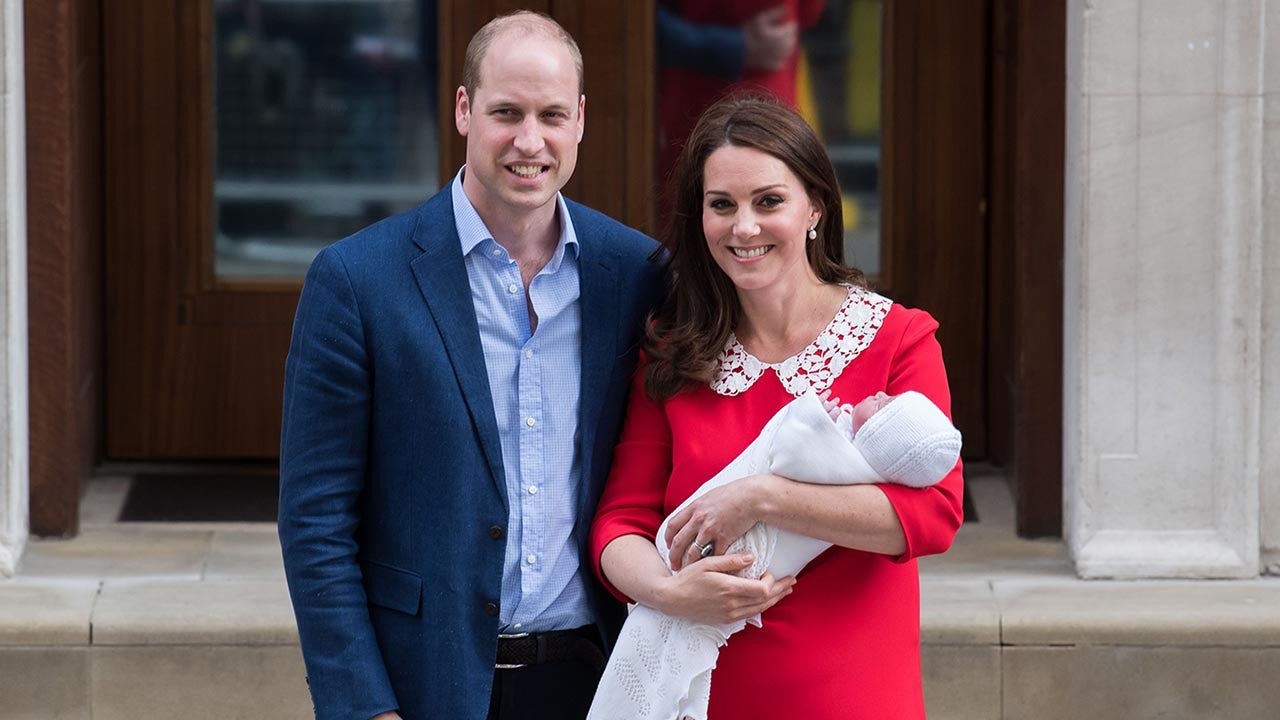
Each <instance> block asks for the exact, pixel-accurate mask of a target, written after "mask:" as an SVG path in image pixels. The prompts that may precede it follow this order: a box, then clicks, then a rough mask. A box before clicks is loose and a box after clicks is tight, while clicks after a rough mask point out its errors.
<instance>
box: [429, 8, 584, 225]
mask: <svg viewBox="0 0 1280 720" xmlns="http://www.w3.org/2000/svg"><path fill="white" fill-rule="evenodd" d="M479 75H480V80H479V83H478V85H477V86H476V87H475V88H474V90H475V97H468V96H467V91H466V89H465V88H462V87H460V88H458V92H457V98H456V100H457V102H456V104H455V107H454V119H455V122H456V124H457V126H458V132H459V133H461V134H462V136H463V137H465V138H466V139H467V173H466V177H465V180H464V185H463V186H464V188H465V189H466V191H467V196H468V197H469V198H470V199H471V202H472V203H474V204H475V205H476V207H477V209H478V210H479V211H480V212H481V214H482V215H484V214H486V212H487V213H497V214H499V215H503V216H506V217H510V218H520V217H522V216H525V215H527V214H529V213H532V212H534V211H535V210H537V209H539V208H543V207H545V206H546V205H547V204H548V203H550V202H552V200H553V199H554V198H555V194H556V193H557V192H558V191H559V190H560V188H562V187H564V184H565V183H567V182H568V181H569V177H570V176H571V175H573V169H574V166H576V165H577V162H578V143H579V142H581V140H582V131H583V119H584V115H583V113H584V111H585V109H586V98H584V97H583V96H581V95H579V94H578V74H577V71H576V70H575V68H574V64H573V59H572V58H571V57H570V55H569V50H568V48H566V47H565V46H564V43H562V42H560V41H558V40H554V39H550V38H544V37H540V36H528V35H525V36H520V35H517V34H516V33H515V32H507V33H503V34H501V35H499V36H498V37H496V38H494V42H493V44H492V45H490V47H489V51H488V52H487V53H486V54H485V57H484V59H483V60H482V61H481V62H480V73H479Z"/></svg>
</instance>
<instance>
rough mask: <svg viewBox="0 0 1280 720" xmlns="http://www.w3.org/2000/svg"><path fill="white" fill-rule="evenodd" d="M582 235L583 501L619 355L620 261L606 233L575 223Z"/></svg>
mask: <svg viewBox="0 0 1280 720" xmlns="http://www.w3.org/2000/svg"><path fill="white" fill-rule="evenodd" d="M573 223H574V229H575V230H576V231H577V234H578V248H579V252H578V259H579V262H578V283H579V293H580V295H579V297H580V302H581V307H582V312H581V318H582V347H581V353H582V355H581V357H582V389H581V396H580V402H579V406H578V427H579V428H580V429H581V431H580V432H579V433H577V437H576V441H577V453H578V457H579V458H581V461H582V463H583V470H584V474H583V475H584V476H583V479H582V483H581V485H580V488H581V492H580V493H579V501H580V503H579V504H581V501H583V500H585V498H586V497H587V496H588V493H587V490H588V488H587V485H588V484H589V483H588V480H589V478H590V476H591V475H592V473H591V470H590V467H589V466H590V462H591V453H590V450H591V448H592V447H593V446H594V444H595V435H596V428H597V426H598V425H599V421H600V410H601V408H602V407H603V403H604V398H605V396H606V395H607V394H608V392H607V391H608V382H609V377H610V374H611V373H612V371H613V361H614V360H615V358H616V355H617V353H618V350H617V345H618V271H619V267H618V262H619V261H618V257H617V255H616V254H614V253H613V252H611V251H610V250H609V245H608V237H607V234H606V233H605V232H603V230H604V228H602V227H601V226H599V225H598V224H596V223H591V222H587V221H585V220H580V219H579V216H578V215H575V216H574V219H573Z"/></svg>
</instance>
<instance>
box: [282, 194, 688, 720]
mask: <svg viewBox="0 0 1280 720" xmlns="http://www.w3.org/2000/svg"><path fill="white" fill-rule="evenodd" d="M568 207H569V214H570V217H572V219H573V224H574V229H575V230H576V232H577V235H578V242H579V247H578V258H579V274H580V280H579V282H580V283H581V303H582V350H581V352H582V394H581V407H580V408H579V430H578V433H577V437H576V443H577V452H578V453H579V455H580V457H581V459H582V468H583V482H582V483H581V493H580V497H579V498H578V524H577V527H576V528H575V531H574V537H575V538H576V540H577V542H578V546H579V549H580V553H581V558H582V570H581V571H582V572H583V573H584V575H586V576H587V581H588V587H589V588H590V592H591V602H592V605H593V607H594V610H595V614H596V617H597V618H598V622H599V625H600V629H601V633H602V635H603V636H604V639H605V642H606V647H608V646H609V645H611V643H612V641H613V639H614V638H616V636H617V632H618V630H619V629H620V628H621V625H622V621H623V619H624V618H625V612H626V610H625V607H623V606H621V605H619V604H618V603H617V602H616V601H614V600H612V599H611V598H610V597H609V595H608V594H607V593H606V592H605V591H604V589H603V588H602V587H601V586H600V585H599V583H598V582H597V581H596V580H595V578H594V576H593V574H592V573H591V571H590V567H591V563H590V560H589V558H588V556H587V530H588V527H589V525H590V523H591V516H592V513H593V512H594V511H595V506H596V502H597V501H598V500H599V498H600V493H601V490H602V488H603V485H604V480H605V476H606V475H607V473H608V470H609V463H610V459H611V456H612V453H613V446H614V444H615V443H616V441H617V437H618V432H619V430H620V427H621V424H622V415H623V409H624V404H625V401H626V397H627V389H628V384H629V380H630V378H631V375H632V373H633V371H634V369H635V363H636V348H637V346H638V345H639V343H640V340H641V338H642V337H643V330H644V322H645V319H646V316H647V314H648V312H649V310H650V309H651V308H652V307H653V305H654V303H655V302H657V301H658V299H659V295H660V292H661V285H662V278H663V268H662V263H659V262H653V261H650V260H649V256H650V254H651V253H652V252H653V251H654V249H655V248H656V247H657V245H656V243H654V241H653V240H651V239H649V238H648V237H646V236H644V235H642V234H641V233H639V232H637V231H635V230H632V229H630V228H627V227H626V226H624V225H622V224H620V223H618V222H616V221H614V220H611V219H609V218H607V217H605V216H604V215H601V214H600V213H597V212H595V211H593V210H590V209H588V208H586V207H584V206H582V205H579V204H577V203H573V202H570V203H568ZM498 437H499V436H498V427H497V422H496V420H495V418H494V412H493V402H492V398H491V396H490V393H489V379H488V375H487V374H486V370H485V362H484V354H483V351H482V349H481V345H480V333H479V329H478V326H477V324H476V315H475V308H474V307H473V305H472V300H471V290H470V286H469V283H468V279H467V271H466V268H465V266H464V265H463V257H462V251H461V247H460V243H459V240H458V234H457V230H456V227H455V225H454V219H453V203H452V199H451V197H450V191H449V188H448V187H446V188H445V189H444V190H443V191H442V192H440V193H437V194H436V195H435V196H434V197H432V198H431V199H429V200H427V201H426V202H425V203H423V204H422V205H421V206H419V207H418V208H416V209H414V210H410V211H407V212H404V213H401V214H399V215H395V216H393V217H390V218H387V219H386V220H383V221H382V222H379V223H377V224H376V225H373V226H371V227H369V228H366V229H365V230H362V231H361V232H359V233H357V234H355V235H353V236H351V237H349V238H347V239H345V240H342V241H341V242H338V243H336V244H334V245H333V246H331V247H329V248H327V249H325V250H324V251H322V252H321V253H320V254H319V256H317V258H316V260H315V262H314V263H313V264H312V266H311V270H310V271H309V272H308V273H307V278H306V283H305V285H304V286H303V289H302V297H301V299H300V301H299V304H298V313H297V317H296V319H295V321H294V326H293V339H292V344H291V346H290V349H289V357H288V360H287V361H286V366H285V393H284V422H283V428H282V432H281V445H280V517H279V530H280V542H281V545H282V547H283V551H284V565H285V573H286V576H287V578H288V582H289V592H290V595H291V597H292V600H293V607H294V613H295V616H296V618H297V622H298V634H299V637H300V639H301V642H302V653H303V657H304V658H305V661H306V667H307V675H308V682H309V684H310V687H311V696H312V699H313V700H314V702H315V710H316V717H318V718H324V719H328V718H334V719H338V718H341V719H342V720H351V719H357V720H365V719H366V718H369V717H372V716H374V715H376V714H378V713H380V712H384V711H387V710H391V709H397V708H398V709H399V712H400V714H401V715H402V716H403V717H405V718H406V720H419V719H421V718H448V719H449V720H461V719H464V718H485V717H486V715H487V712H488V706H489V695H490V686H491V683H492V680H493V665H494V660H495V657H496V653H497V638H498V618H497V603H498V602H499V596H500V594H501V587H502V563H503V555H504V552H505V548H506V532H507V528H508V520H509V518H508V510H507V508H508V505H507V496H506V483H505V482H504V478H503V469H502V451H501V447H500V445H499V439H498Z"/></svg>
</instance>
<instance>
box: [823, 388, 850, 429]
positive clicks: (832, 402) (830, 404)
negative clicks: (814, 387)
mask: <svg viewBox="0 0 1280 720" xmlns="http://www.w3.org/2000/svg"><path fill="white" fill-rule="evenodd" d="M818 399H819V400H821V401H822V409H824V410H826V411H827V414H828V415H830V416H831V422H840V416H841V415H843V414H845V413H848V414H850V415H852V414H853V406H852V405H850V404H849V403H841V402H840V398H838V397H835V398H833V397H831V389H830V388H828V389H826V390H823V391H822V393H821V394H819V395H818Z"/></svg>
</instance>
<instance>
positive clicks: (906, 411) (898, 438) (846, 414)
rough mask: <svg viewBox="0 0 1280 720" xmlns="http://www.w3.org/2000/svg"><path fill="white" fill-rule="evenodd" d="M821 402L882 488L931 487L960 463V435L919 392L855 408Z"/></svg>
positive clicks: (876, 398)
mask: <svg viewBox="0 0 1280 720" xmlns="http://www.w3.org/2000/svg"><path fill="white" fill-rule="evenodd" d="M821 399H822V405H823V407H824V408H826V410H827V412H828V414H830V415H831V419H832V420H833V421H835V423H836V427H838V428H841V429H844V430H846V431H847V432H848V433H849V436H850V437H851V438H852V440H853V444H854V446H855V447H856V448H857V449H858V450H860V451H861V452H862V455H863V457H864V458H866V460H867V462H868V463H869V464H870V465H871V467H872V468H874V469H875V471H876V473H877V474H878V475H879V476H880V477H881V478H882V479H883V481H884V482H892V483H898V484H901V485H908V486H910V487H928V486H930V485H933V484H935V483H937V482H938V481H939V480H941V479H942V478H944V477H946V474H947V473H948V472H949V471H950V470H951V468H953V467H955V464H956V460H957V459H959V457H960V431H959V430H956V429H955V427H954V426H953V425H952V424H951V421H950V420H948V419H947V416H946V415H944V414H943V413H942V411H941V410H939V409H938V407H937V406H936V405H934V404H933V403H932V402H931V401H930V400H929V398H927V397H925V396H924V395H921V394H920V393H918V392H915V391H907V392H905V393H903V394H901V395H887V394H885V393H883V392H878V393H876V394H875V395H871V396H868V397H867V398H866V399H864V400H862V402H859V403H858V404H857V405H848V404H841V403H840V398H833V399H831V400H828V399H826V397H825V394H824V397H822V398H821ZM797 479H799V478H797Z"/></svg>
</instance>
